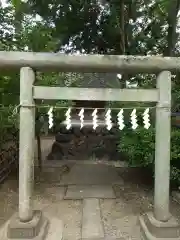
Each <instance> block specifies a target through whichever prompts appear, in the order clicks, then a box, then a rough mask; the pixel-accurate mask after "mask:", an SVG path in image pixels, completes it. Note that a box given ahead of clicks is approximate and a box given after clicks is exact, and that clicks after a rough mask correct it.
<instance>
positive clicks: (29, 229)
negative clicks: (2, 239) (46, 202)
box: [7, 211, 48, 240]
mask: <svg viewBox="0 0 180 240" xmlns="http://www.w3.org/2000/svg"><path fill="white" fill-rule="evenodd" d="M47 232H48V220H47V219H46V218H45V217H44V216H43V215H42V212H41V211H34V216H33V219H32V220H31V221H29V222H20V220H19V217H18V214H15V215H14V216H13V217H12V218H11V219H10V222H9V224H8V226H7V239H9V240H10V239H12V240H13V239H14V240H17V239H18V240H21V239H22V240H30V239H31V240H44V239H45V237H46V235H47Z"/></svg>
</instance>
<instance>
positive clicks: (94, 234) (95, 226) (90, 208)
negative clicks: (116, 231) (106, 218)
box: [82, 199, 104, 239]
mask: <svg viewBox="0 0 180 240" xmlns="http://www.w3.org/2000/svg"><path fill="white" fill-rule="evenodd" d="M93 238H94V239H97V238H104V229H103V223H102V220H101V213H100V205H99V200H98V199H85V200H84V201H83V216H82V239H93Z"/></svg>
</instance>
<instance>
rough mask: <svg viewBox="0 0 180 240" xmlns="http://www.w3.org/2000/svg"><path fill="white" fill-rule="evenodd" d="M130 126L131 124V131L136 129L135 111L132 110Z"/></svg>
mask: <svg viewBox="0 0 180 240" xmlns="http://www.w3.org/2000/svg"><path fill="white" fill-rule="evenodd" d="M131 124H132V129H133V130H135V129H136V128H137V127H138V124H137V115H136V109H133V111H132V113H131Z"/></svg>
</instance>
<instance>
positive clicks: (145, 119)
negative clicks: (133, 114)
mask: <svg viewBox="0 0 180 240" xmlns="http://www.w3.org/2000/svg"><path fill="white" fill-rule="evenodd" d="M149 117H150V116H149V108H147V109H146V110H145V111H144V113H143V123H144V128H146V129H148V128H149V127H150V126H151V124H150V119H149Z"/></svg>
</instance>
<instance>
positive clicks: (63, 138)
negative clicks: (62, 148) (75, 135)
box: [55, 133, 72, 143]
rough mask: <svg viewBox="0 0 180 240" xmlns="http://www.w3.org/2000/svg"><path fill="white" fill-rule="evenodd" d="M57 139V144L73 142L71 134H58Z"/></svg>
mask: <svg viewBox="0 0 180 240" xmlns="http://www.w3.org/2000/svg"><path fill="white" fill-rule="evenodd" d="M55 139H56V141H57V142H60V143H67V142H70V141H71V140H72V135H71V134H62V133H58V134H56V137H55Z"/></svg>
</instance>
